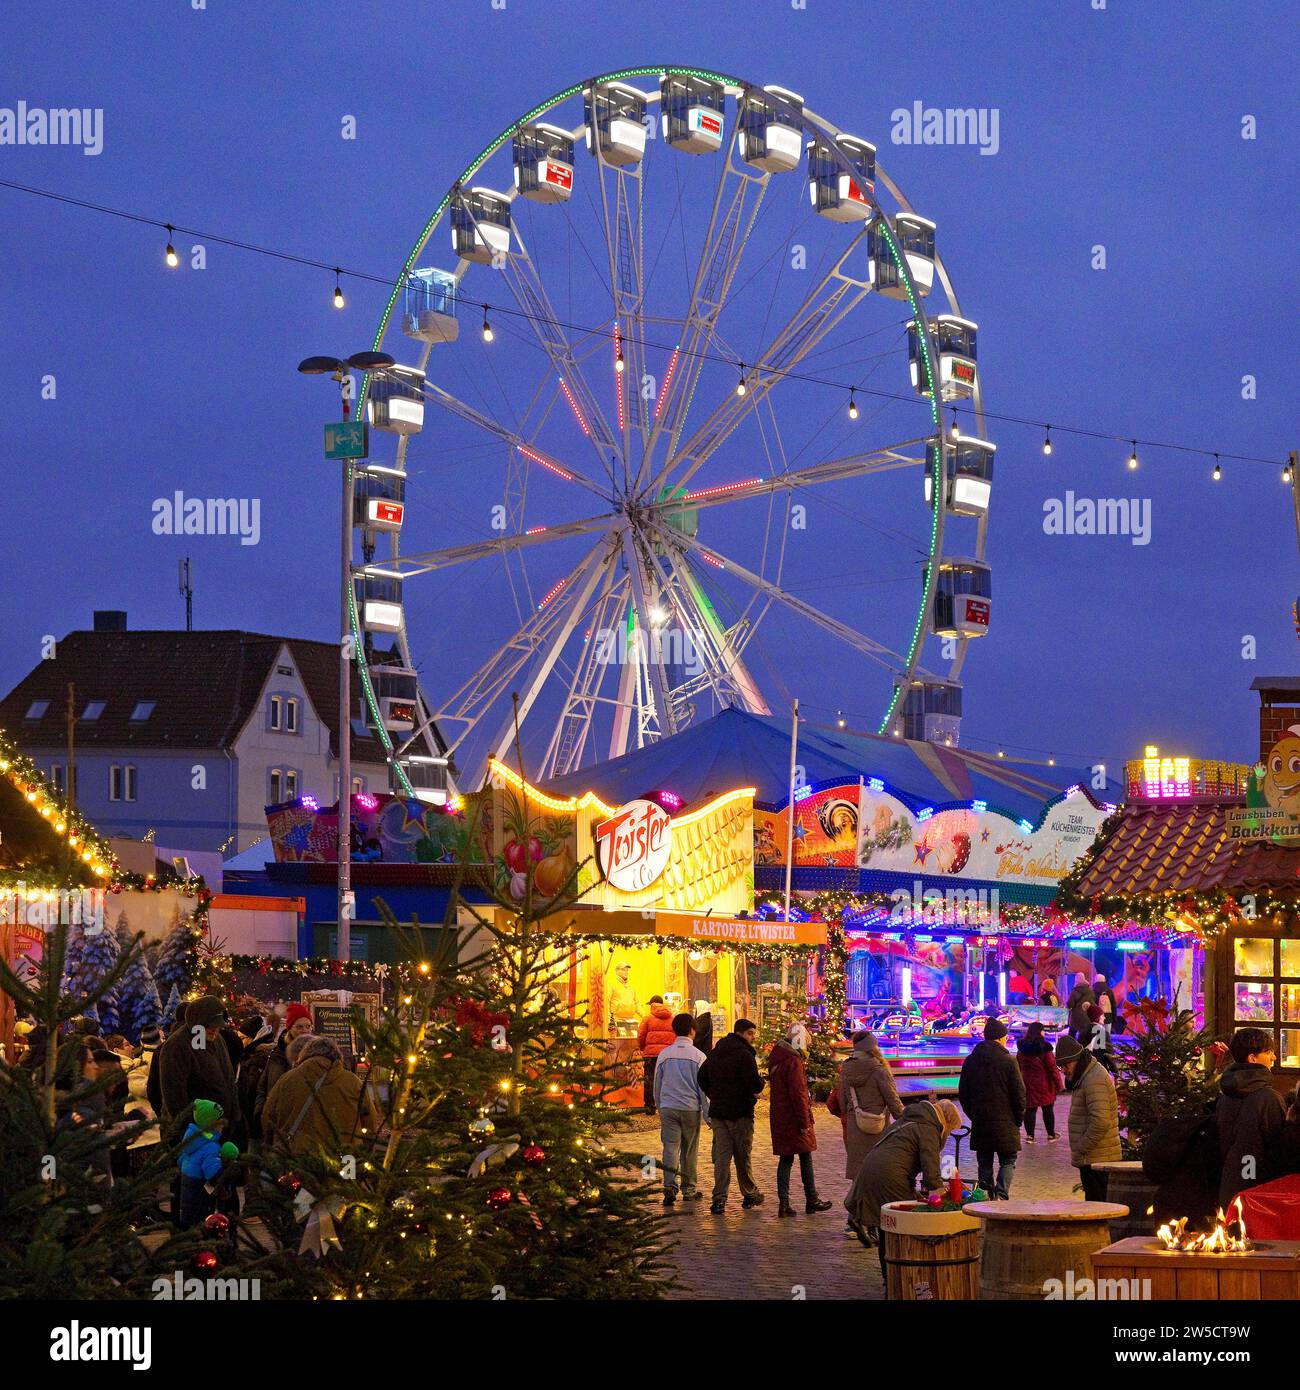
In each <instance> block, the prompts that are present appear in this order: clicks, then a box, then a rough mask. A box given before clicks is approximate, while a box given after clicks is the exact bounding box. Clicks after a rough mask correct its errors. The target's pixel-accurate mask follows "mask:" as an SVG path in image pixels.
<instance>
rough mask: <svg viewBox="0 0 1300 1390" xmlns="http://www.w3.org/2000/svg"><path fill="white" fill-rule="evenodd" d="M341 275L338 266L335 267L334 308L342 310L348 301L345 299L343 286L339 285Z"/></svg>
mask: <svg viewBox="0 0 1300 1390" xmlns="http://www.w3.org/2000/svg"><path fill="white" fill-rule="evenodd" d="M339 274H340V271H339V268H338V266H335V267H334V307H335V308H336V309H341V308H342V307H343V305H344V304H345V303H346V300H344V298H343V286H342V285H341V284H339Z"/></svg>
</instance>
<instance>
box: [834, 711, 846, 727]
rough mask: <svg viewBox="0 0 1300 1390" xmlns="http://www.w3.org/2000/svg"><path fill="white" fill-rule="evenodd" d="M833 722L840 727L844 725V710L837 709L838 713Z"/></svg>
mask: <svg viewBox="0 0 1300 1390" xmlns="http://www.w3.org/2000/svg"><path fill="white" fill-rule="evenodd" d="M835 722H836V723H837V724H838V725H839V726H840V728H841V729H842V728H843V727H844V711H843V710H840V711H838V713H837V714H836V716H835Z"/></svg>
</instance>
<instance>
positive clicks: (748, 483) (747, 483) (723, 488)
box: [685, 478, 763, 502]
mask: <svg viewBox="0 0 1300 1390" xmlns="http://www.w3.org/2000/svg"><path fill="white" fill-rule="evenodd" d="M762 481H763V480H762V478H746V479H745V480H744V481H743V482H740V483H722V484H720V485H719V486H718V487H705V488H701V489H700V490H699V491H698V492H688V493H687V494H686V498H685V500H686V501H687V502H694V501H696V500H697V499H699V498H701V497H718V496H721V494H722V493H724V492H735V491H737V490H738V489H739V488H742V487H753V485H754V484H755V483H761V482H762Z"/></svg>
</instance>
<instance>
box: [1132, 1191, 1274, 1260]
mask: <svg viewBox="0 0 1300 1390" xmlns="http://www.w3.org/2000/svg"><path fill="white" fill-rule="evenodd" d="M1230 1210H1231V1211H1232V1212H1233V1213H1234V1215H1233V1216H1232V1217H1227V1216H1225V1215H1224V1213H1223V1208H1222V1207H1220V1208H1219V1210H1218V1212H1217V1214H1216V1217H1215V1222H1214V1229H1213V1230H1212V1231H1188V1229H1187V1218H1186V1217H1185V1216H1180V1217H1178V1219H1177V1220H1176V1221H1173V1222H1166V1223H1165V1225H1163V1226H1161V1227H1160V1229H1159V1230H1158V1231H1157V1232H1156V1238H1157V1239H1158V1240H1159V1241H1160V1244H1161V1245H1162V1246H1164V1248H1165V1249H1166V1250H1178V1251H1182V1252H1184V1253H1187V1254H1192V1253H1195V1254H1201V1255H1244V1254H1247V1253H1248V1252H1250V1251H1251V1250H1253V1249H1254V1248H1255V1247H1254V1245H1253V1244H1252V1242H1251V1239H1250V1237H1249V1236H1248V1235H1247V1234H1246V1221H1245V1218H1244V1216H1243V1215H1242V1211H1241V1205H1240V1203H1239V1202H1238V1201H1237V1200H1236V1199H1235V1198H1234V1199H1233V1201H1232V1203H1231V1207H1230ZM1230 1226H1235V1227H1236V1228H1237V1231H1238V1234H1237V1235H1233V1234H1232V1232H1231V1231H1230V1230H1229V1227H1230Z"/></svg>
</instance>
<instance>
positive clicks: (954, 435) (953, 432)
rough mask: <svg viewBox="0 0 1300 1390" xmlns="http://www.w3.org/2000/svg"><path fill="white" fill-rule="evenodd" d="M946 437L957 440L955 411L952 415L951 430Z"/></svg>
mask: <svg viewBox="0 0 1300 1390" xmlns="http://www.w3.org/2000/svg"><path fill="white" fill-rule="evenodd" d="M948 437H949V438H950V439H956V438H957V412H956V411H955V410H954V411H953V413H952V428H951V429H950V430H949V431H948Z"/></svg>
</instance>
